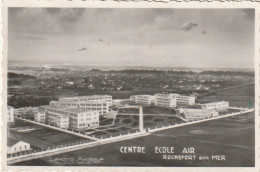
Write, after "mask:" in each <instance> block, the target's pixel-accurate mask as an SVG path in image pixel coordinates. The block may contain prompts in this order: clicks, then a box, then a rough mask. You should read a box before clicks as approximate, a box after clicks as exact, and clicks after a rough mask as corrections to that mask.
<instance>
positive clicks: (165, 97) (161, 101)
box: [155, 94, 176, 108]
mask: <svg viewBox="0 0 260 172" xmlns="http://www.w3.org/2000/svg"><path fill="white" fill-rule="evenodd" d="M155 105H156V106H161V107H168V108H174V107H176V99H175V98H172V97H171V96H169V94H155Z"/></svg>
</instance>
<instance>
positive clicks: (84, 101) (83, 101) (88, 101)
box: [50, 100, 107, 103]
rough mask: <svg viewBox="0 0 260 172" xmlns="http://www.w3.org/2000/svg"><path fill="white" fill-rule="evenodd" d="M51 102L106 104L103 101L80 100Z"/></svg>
mask: <svg viewBox="0 0 260 172" xmlns="http://www.w3.org/2000/svg"><path fill="white" fill-rule="evenodd" d="M51 102H59V103H66V102H67V103H68V102H69V103H86V102H87V103H93V102H100V103H107V102H106V101H104V100H81V101H71V100H66V101H58V100H53V101H50V103H51Z"/></svg>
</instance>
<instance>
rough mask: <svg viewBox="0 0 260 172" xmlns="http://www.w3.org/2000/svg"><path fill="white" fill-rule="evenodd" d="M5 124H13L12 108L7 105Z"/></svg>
mask: <svg viewBox="0 0 260 172" xmlns="http://www.w3.org/2000/svg"><path fill="white" fill-rule="evenodd" d="M7 122H8V123H9V122H14V108H13V107H12V106H9V105H7Z"/></svg>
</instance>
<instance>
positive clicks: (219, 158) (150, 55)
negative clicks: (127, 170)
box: [3, 7, 256, 168]
mask: <svg viewBox="0 0 260 172" xmlns="http://www.w3.org/2000/svg"><path fill="white" fill-rule="evenodd" d="M7 55H8V57H7V68H8V71H6V73H7V88H6V89H7V100H6V102H5V104H6V105H5V106H6V109H7V110H6V112H7V113H6V114H4V119H5V120H4V121H3V122H5V123H6V126H7V128H6V131H7V136H6V138H5V139H6V161H7V162H6V164H7V165H8V166H116V167H119V166H130V167H147V166H150V167H255V150H256V149H255V9H250V8H247V9H242V8H236V9H235V8H223V9H221V8H218V9H217V8H215V9H206V8H186V9H182V8H42V7H41V8H32V7H30V8H29V7H19V8H16V7H9V8H8V50H7ZM18 168H19V167H18Z"/></svg>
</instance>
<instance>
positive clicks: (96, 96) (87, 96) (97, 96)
mask: <svg viewBox="0 0 260 172" xmlns="http://www.w3.org/2000/svg"><path fill="white" fill-rule="evenodd" d="M101 96H110V97H112V96H111V95H85V96H72V97H59V98H60V99H67V98H68V99H70V98H85V97H101Z"/></svg>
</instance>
